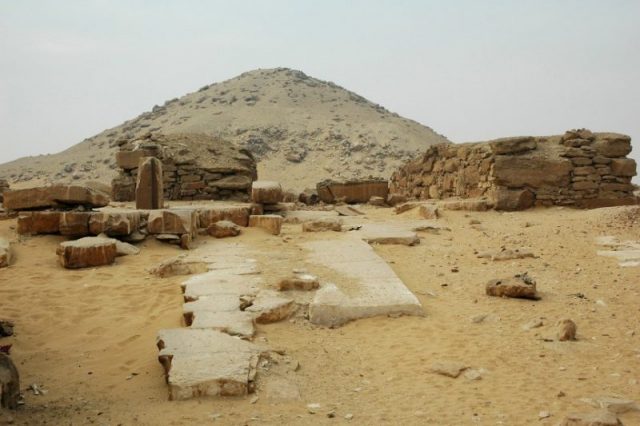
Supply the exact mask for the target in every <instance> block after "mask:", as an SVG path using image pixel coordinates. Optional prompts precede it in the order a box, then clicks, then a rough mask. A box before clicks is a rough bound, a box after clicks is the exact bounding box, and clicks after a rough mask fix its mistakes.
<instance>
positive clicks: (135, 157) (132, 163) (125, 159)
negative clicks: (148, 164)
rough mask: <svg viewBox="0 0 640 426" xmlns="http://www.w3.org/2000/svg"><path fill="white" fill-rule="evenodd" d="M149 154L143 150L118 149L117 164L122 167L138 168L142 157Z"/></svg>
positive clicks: (128, 168)
mask: <svg viewBox="0 0 640 426" xmlns="http://www.w3.org/2000/svg"><path fill="white" fill-rule="evenodd" d="M147 156H149V154H148V153H147V152H145V151H143V150H135V151H118V152H116V164H117V165H118V167H120V168H121V169H125V170H131V169H136V168H137V167H138V165H139V163H140V159H141V158H142V157H147Z"/></svg>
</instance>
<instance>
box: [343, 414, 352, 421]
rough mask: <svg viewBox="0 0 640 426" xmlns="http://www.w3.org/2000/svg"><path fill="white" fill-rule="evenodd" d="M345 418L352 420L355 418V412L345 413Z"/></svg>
mask: <svg viewBox="0 0 640 426" xmlns="http://www.w3.org/2000/svg"><path fill="white" fill-rule="evenodd" d="M344 418H345V419H346V420H352V419H353V414H351V413H347V414H345V415H344Z"/></svg>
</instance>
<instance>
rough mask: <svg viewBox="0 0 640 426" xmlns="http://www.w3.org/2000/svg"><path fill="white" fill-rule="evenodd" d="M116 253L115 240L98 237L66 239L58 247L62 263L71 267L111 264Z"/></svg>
mask: <svg viewBox="0 0 640 426" xmlns="http://www.w3.org/2000/svg"><path fill="white" fill-rule="evenodd" d="M116 253H117V249H116V243H115V241H113V240H110V239H105V238H98V237H84V238H80V239H79V240H75V241H65V242H63V243H60V245H59V246H58V249H57V254H58V259H59V260H60V264H61V265H62V266H64V267H65V268H69V269H75V268H87V267H91V266H101V265H109V264H111V263H113V262H114V261H115V258H116Z"/></svg>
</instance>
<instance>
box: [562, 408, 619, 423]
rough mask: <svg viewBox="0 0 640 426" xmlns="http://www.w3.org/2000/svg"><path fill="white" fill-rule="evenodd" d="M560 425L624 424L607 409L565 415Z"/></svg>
mask: <svg viewBox="0 0 640 426" xmlns="http://www.w3.org/2000/svg"><path fill="white" fill-rule="evenodd" d="M559 426H622V422H620V420H618V417H617V416H616V415H615V414H614V413H612V412H610V411H607V410H598V411H593V412H591V413H574V414H569V415H568V416H567V417H565V418H564V419H563V420H562V422H561V423H560V425H559Z"/></svg>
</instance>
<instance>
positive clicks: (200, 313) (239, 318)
mask: <svg viewBox="0 0 640 426" xmlns="http://www.w3.org/2000/svg"><path fill="white" fill-rule="evenodd" d="M191 318H192V319H191V325H190V327H191V328H204V329H209V330H217V331H220V332H222V333H225V334H228V335H230V336H239V337H242V338H246V339H250V338H251V337H253V335H254V334H255V332H256V330H255V325H254V315H252V314H251V313H249V312H246V311H244V312H243V311H240V310H237V311H219V312H216V311H205V310H195V311H193V313H192V315H191Z"/></svg>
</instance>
